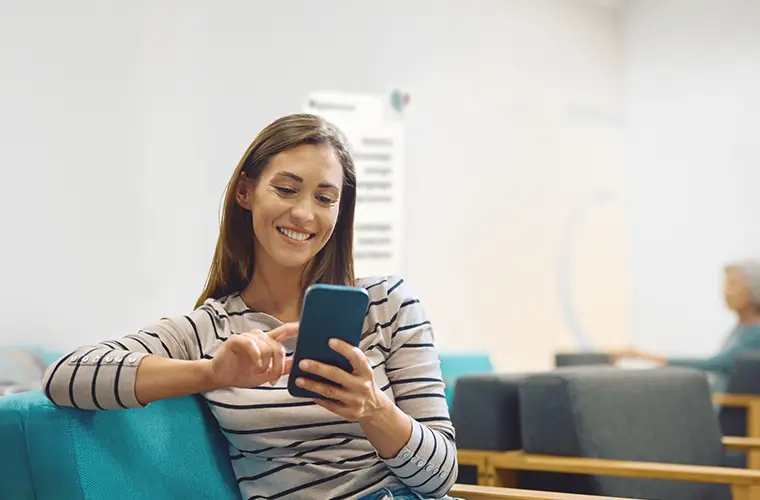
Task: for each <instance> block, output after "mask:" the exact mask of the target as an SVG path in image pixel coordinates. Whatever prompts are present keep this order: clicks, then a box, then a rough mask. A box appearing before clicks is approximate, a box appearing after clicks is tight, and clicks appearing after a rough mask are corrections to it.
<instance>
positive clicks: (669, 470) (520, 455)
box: [457, 438, 760, 500]
mask: <svg viewBox="0 0 760 500" xmlns="http://www.w3.org/2000/svg"><path fill="white" fill-rule="evenodd" d="M737 439H738V440H740V441H741V438H733V440H734V441H729V442H732V443H733V444H732V446H734V447H735V449H737V448H738V447H740V446H741V447H742V448H741V449H747V448H746V447H747V446H752V447H754V445H755V444H756V443H744V442H737V441H735V440H737ZM457 456H458V458H459V464H460V465H470V466H475V467H476V468H477V470H478V484H479V485H483V486H492V487H514V486H516V484H517V471H541V472H564V473H572V474H596V475H602V476H618V477H640V478H649V479H668V480H673V481H693V482H705V483H719V484H728V485H730V486H731V490H732V493H733V500H760V471H758V470H748V469H736V468H731V467H709V466H700V465H683V464H665V463H657V462H633V461H627V460H606V459H597V458H583V457H564V456H551V455H533V454H526V453H524V452H523V451H522V450H517V451H503V452H499V451H479V450H460V451H459V452H458V455H457ZM518 498H519V497H518ZM560 498H561V497H560ZM592 498H593V497H592Z"/></svg>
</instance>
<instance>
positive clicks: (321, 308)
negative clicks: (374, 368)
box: [288, 284, 369, 399]
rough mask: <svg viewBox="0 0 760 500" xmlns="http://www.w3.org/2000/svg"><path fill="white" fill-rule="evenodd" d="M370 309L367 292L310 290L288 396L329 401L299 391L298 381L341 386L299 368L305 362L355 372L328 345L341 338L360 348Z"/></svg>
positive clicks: (336, 288) (317, 286)
mask: <svg viewBox="0 0 760 500" xmlns="http://www.w3.org/2000/svg"><path fill="white" fill-rule="evenodd" d="M368 306H369V294H368V293H367V290H365V289H364V288H358V287H349V286H342V285H324V284H315V285H311V286H310V287H309V288H308V289H307V290H306V295H305V296H304V300H303V309H302V311H301V321H300V323H299V326H298V340H297V341H296V350H295V353H294V354H293V367H292V368H291V371H290V376H289V377H288V392H289V393H290V394H291V395H292V396H295V397H297V398H318V399H325V398H324V396H322V395H321V394H317V393H315V392H312V391H309V390H306V389H304V388H302V387H298V386H297V385H296V379H297V378H298V377H305V378H309V379H311V380H316V381H318V382H323V383H326V384H332V385H337V384H335V383H334V382H331V381H329V380H327V379H325V378H323V377H320V376H318V375H314V374H312V373H307V372H304V371H302V370H301V369H300V368H299V367H298V364H299V363H300V362H301V360H302V359H310V360H314V361H320V362H322V363H325V364H328V365H333V366H337V367H338V368H340V369H341V370H345V371H347V372H349V373H351V372H352V371H353V369H352V368H351V363H350V362H349V361H348V359H346V358H345V357H344V356H343V355H342V354H339V353H338V352H336V351H334V350H333V349H332V347H330V346H329V345H328V341H329V340H330V339H332V338H337V339H341V340H343V341H345V342H347V343H349V344H351V345H352V346H354V347H358V346H359V340H360V339H361V336H362V328H363V326H364V318H365V317H366V315H367V307H368Z"/></svg>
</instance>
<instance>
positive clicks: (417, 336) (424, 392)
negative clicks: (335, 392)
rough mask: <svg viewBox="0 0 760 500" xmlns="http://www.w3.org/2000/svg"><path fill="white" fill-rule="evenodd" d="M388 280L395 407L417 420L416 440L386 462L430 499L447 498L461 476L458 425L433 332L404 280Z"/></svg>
mask: <svg viewBox="0 0 760 500" xmlns="http://www.w3.org/2000/svg"><path fill="white" fill-rule="evenodd" d="M395 283H400V284H398V285H397V286H396V288H395V289H394V288H393V285H394V280H393V279H392V278H391V279H389V286H390V288H389V291H390V294H389V297H388V311H387V314H388V315H389V317H394V316H395V322H394V324H393V325H392V328H391V330H390V335H391V339H390V346H391V352H390V354H389V355H388V358H387V360H386V373H387V376H388V379H389V380H390V383H391V387H392V388H393V394H394V398H395V400H396V405H397V406H398V407H399V408H400V409H401V410H402V411H403V412H404V413H406V414H407V415H409V417H411V420H412V436H411V438H410V439H409V442H407V444H406V445H405V446H404V447H403V448H402V449H401V451H400V452H399V453H398V455H396V456H395V457H393V458H391V459H388V460H385V463H386V464H387V465H388V467H389V468H390V469H391V471H393V473H394V474H395V475H396V477H398V478H399V479H400V480H401V481H402V482H404V483H405V484H406V485H407V486H409V487H410V488H411V489H413V490H414V491H416V492H417V493H420V494H423V495H425V496H433V497H438V496H443V495H444V494H445V493H446V492H447V491H448V490H449V489H450V488H451V487H452V486H453V485H454V482H455V481H456V478H457V468H458V466H457V456H456V443H455V441H454V438H455V435H454V427H453V425H452V423H451V419H450V418H449V409H448V406H447V404H446V397H445V395H444V383H443V379H442V377H441V370H440V361H439V359H438V353H437V350H436V348H435V345H434V343H433V331H432V328H431V326H430V321H428V319H427V316H426V314H425V311H424V309H423V308H422V305H421V304H420V303H419V300H418V299H417V298H415V297H414V296H413V295H412V294H411V292H410V291H409V290H408V288H407V286H406V285H405V284H404V283H403V281H399V280H396V281H395Z"/></svg>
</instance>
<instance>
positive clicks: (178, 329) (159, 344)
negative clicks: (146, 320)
mask: <svg viewBox="0 0 760 500" xmlns="http://www.w3.org/2000/svg"><path fill="white" fill-rule="evenodd" d="M208 307H209V306H203V307H202V308H200V309H198V310H196V311H195V312H193V313H192V314H190V315H188V316H180V317H176V318H164V319H162V320H161V321H159V322H158V323H157V324H155V325H152V326H150V327H147V328H145V329H142V330H139V331H138V332H137V333H134V334H131V335H126V336H125V337H123V338H120V339H118V340H110V341H104V342H100V343H99V344H95V345H89V346H82V347H80V348H78V349H76V350H75V351H73V352H71V353H69V354H67V355H66V356H64V357H62V358H60V359H59V360H57V361H56V362H55V363H53V364H51V365H50V366H49V367H48V368H47V370H46V371H45V376H44V378H43V390H44V392H45V395H46V396H47V398H48V399H49V400H50V401H51V402H52V403H54V404H55V405H58V406H70V407H74V408H82V409H88V410H95V409H98V410H114V409H122V408H139V407H142V406H143V405H141V404H140V403H139V402H138V401H137V398H136V396H135V376H136V373H137V367H138V366H139V365H140V362H141V361H142V359H143V358H144V357H145V356H148V355H151V354H153V355H156V356H164V357H168V358H174V359H183V360H194V359H200V358H201V357H203V356H204V344H205V343H206V342H207V339H209V336H210V337H211V338H213V337H214V331H215V330H214V331H211V333H210V335H209V330H212V329H215V328H216V324H215V323H214V318H213V317H212V316H211V315H209V311H207V310H206V309H207V308H208Z"/></svg>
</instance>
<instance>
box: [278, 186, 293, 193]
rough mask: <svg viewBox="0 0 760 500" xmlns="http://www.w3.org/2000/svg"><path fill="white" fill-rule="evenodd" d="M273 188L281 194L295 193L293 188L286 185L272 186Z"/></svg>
mask: <svg viewBox="0 0 760 500" xmlns="http://www.w3.org/2000/svg"><path fill="white" fill-rule="evenodd" d="M274 189H275V191H277V192H278V193H280V194H282V195H291V194H295V193H296V190H295V189H291V188H288V187H280V186H274Z"/></svg>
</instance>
